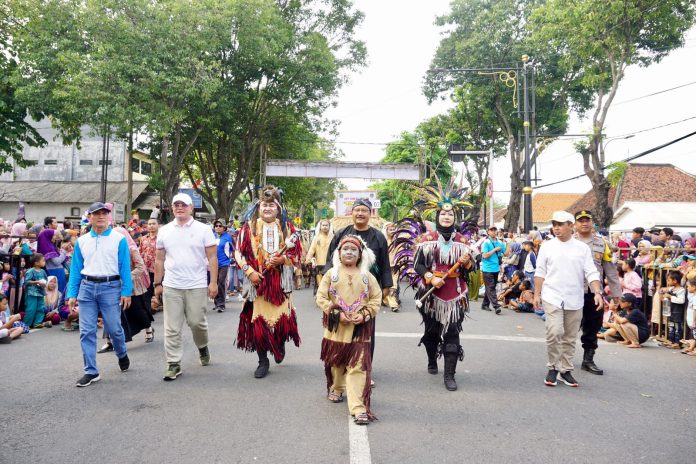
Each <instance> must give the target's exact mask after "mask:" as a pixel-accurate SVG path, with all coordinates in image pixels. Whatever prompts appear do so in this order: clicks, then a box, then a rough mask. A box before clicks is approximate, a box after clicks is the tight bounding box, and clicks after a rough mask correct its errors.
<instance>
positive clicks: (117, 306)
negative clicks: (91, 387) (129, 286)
mask: <svg viewBox="0 0 696 464" xmlns="http://www.w3.org/2000/svg"><path fill="white" fill-rule="evenodd" d="M77 302H78V303H79V305H80V345H81V346H82V358H83V361H84V365H85V367H84V369H85V374H91V375H94V374H98V373H99V371H98V370H97V317H98V316H99V313H101V315H102V320H103V321H104V330H105V331H106V334H107V335H108V336H109V339H110V340H111V344H112V345H114V352H115V353H116V356H117V357H118V358H119V359H120V358H122V357H124V356H125V355H126V339H125V335H124V333H123V327H122V326H121V281H120V280H115V281H113V282H90V281H89V280H85V279H82V281H81V282H80V291H79V293H78V295H77Z"/></svg>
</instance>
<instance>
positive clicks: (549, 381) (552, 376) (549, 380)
mask: <svg viewBox="0 0 696 464" xmlns="http://www.w3.org/2000/svg"><path fill="white" fill-rule="evenodd" d="M557 378H558V371H557V370H556V369H549V373H548V374H546V379H544V383H545V384H546V385H548V386H549V387H555V386H556V385H557V384H558V382H556V379H557Z"/></svg>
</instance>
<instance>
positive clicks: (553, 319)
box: [542, 301, 582, 373]
mask: <svg viewBox="0 0 696 464" xmlns="http://www.w3.org/2000/svg"><path fill="white" fill-rule="evenodd" d="M542 303H543V306H544V312H545V313H546V354H547V356H548V364H546V367H548V368H549V369H556V370H557V371H559V372H561V373H562V372H567V371H572V370H573V355H575V344H576V342H577V339H578V331H579V330H580V323H581V322H582V308H579V309H575V310H570V309H565V310H564V309H561V308H560V307H558V306H555V305H552V304H551V303H547V302H546V301H544V302H542Z"/></svg>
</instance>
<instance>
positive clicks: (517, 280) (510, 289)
mask: <svg viewBox="0 0 696 464" xmlns="http://www.w3.org/2000/svg"><path fill="white" fill-rule="evenodd" d="M523 280H524V272H522V271H515V272H513V273H512V277H511V278H510V281H509V282H508V284H507V286H506V287H505V288H503V291H502V292H500V294H498V301H502V302H503V305H504V306H506V307H508V308H510V309H517V304H514V305H512V304H511V303H510V301H511V300H517V299H518V298H519V297H520V294H522V290H521V289H520V284H521V283H522V281H523Z"/></svg>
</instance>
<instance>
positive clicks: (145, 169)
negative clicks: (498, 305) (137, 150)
mask: <svg viewBox="0 0 696 464" xmlns="http://www.w3.org/2000/svg"><path fill="white" fill-rule="evenodd" d="M140 173H141V174H144V175H146V176H149V175H150V174H152V163H148V162H146V161H142V162H141V163H140Z"/></svg>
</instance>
